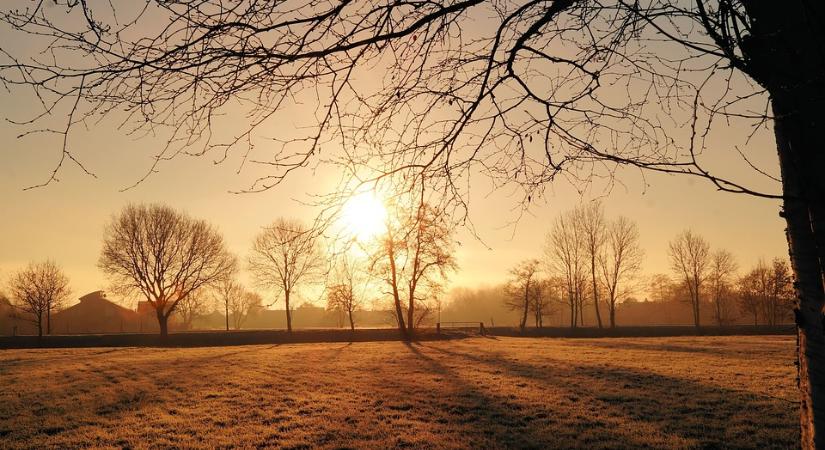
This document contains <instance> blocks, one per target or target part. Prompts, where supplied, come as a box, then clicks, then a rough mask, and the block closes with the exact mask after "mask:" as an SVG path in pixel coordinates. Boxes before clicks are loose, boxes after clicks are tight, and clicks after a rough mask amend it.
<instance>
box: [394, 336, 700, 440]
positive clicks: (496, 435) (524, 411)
mask: <svg viewBox="0 0 825 450" xmlns="http://www.w3.org/2000/svg"><path fill="white" fill-rule="evenodd" d="M420 347H421V348H424V349H427V350H429V349H434V348H435V349H438V348H437V347H435V346H420ZM408 348H409V349H410V351H411V352H412V353H413V354H414V355H415V356H416V358H417V359H418V360H420V361H422V362H423V363H424V364H426V366H427V367H428V368H429V369H430V370H431V371H433V372H435V373H438V374H441V375H443V376H444V378H445V380H447V381H448V382H449V383H451V384H452V385H453V386H454V388H455V390H456V391H457V395H458V396H459V397H465V398H467V397H469V398H470V399H472V400H473V402H472V404H473V406H474V407H473V408H471V409H468V408H466V406H463V405H461V404H460V403H459V405H457V406H450V405H443V406H444V407H445V408H446V409H447V411H451V412H458V413H460V414H462V415H463V417H461V416H460V417H458V418H452V419H450V420H455V421H456V422H457V423H459V424H461V427H462V428H461V429H460V432H461V434H463V438H464V439H466V441H467V442H468V446H469V447H473V448H490V447H496V448H588V449H595V448H644V447H648V448H650V447H656V448H662V447H684V446H685V445H683V444H684V442H683V441H681V440H679V439H678V436H676V435H671V434H669V433H668V432H665V431H662V430H658V429H653V430H650V429H649V428H650V427H648V430H647V431H646V433H634V432H627V430H623V429H620V428H619V427H617V426H615V425H617V423H615V421H613V422H611V421H609V420H607V421H606V420H605V417H604V414H589V413H588V412H587V411H584V410H582V408H581V407H579V406H580V405H578V406H577V405H574V403H576V402H575V401H570V399H566V398H565V399H563V401H552V400H553V399H552V398H550V397H543V398H538V399H537V398H532V399H530V400H528V401H525V400H524V399H523V398H521V397H519V396H518V395H514V393H513V392H512V391H511V390H510V389H519V386H523V387H527V386H526V385H523V384H522V383H517V385H516V386H509V388H505V389H503V390H502V389H500V388H499V386H496V384H498V383H501V382H502V381H504V380H503V379H502V378H503V377H500V378H498V379H495V378H493V379H491V378H488V377H487V376H481V377H474V376H470V377H467V376H465V374H464V373H462V372H463V370H458V369H456V368H454V367H451V366H450V365H448V364H444V363H443V362H442V361H440V358H437V357H433V356H431V355H428V354H427V353H425V352H422V351H421V350H420V349H419V348H417V347H416V345H415V344H410V345H408ZM438 350H440V349H438ZM449 353H452V352H449ZM453 356H461V354H454V355H453ZM453 362H456V361H455V360H453ZM459 365H461V364H459ZM497 372H499V373H500V372H501V371H493V373H497ZM531 393H532V394H538V395H539V396H540V397H541V394H543V393H542V392H541V391H533V392H531ZM528 397H529V396H528ZM451 400H454V399H451ZM582 400H586V399H582ZM591 406H592V405H591Z"/></svg>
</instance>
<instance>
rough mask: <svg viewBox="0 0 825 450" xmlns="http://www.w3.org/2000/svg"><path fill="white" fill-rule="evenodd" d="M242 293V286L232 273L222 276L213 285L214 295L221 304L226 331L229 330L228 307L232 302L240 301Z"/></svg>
mask: <svg viewBox="0 0 825 450" xmlns="http://www.w3.org/2000/svg"><path fill="white" fill-rule="evenodd" d="M243 294H244V290H243V287H242V286H241V285H240V283H238V282H237V281H236V280H235V278H234V276H233V275H229V276H226V277H224V278H223V279H222V280H221V281H220V282H218V283H217V284H216V285H215V297H216V299H217V300H218V303H220V304H221V306H223V312H224V320H225V322H226V331H229V309H230V305H232V304H233V302H238V301H240V298H241V296H242V295H243Z"/></svg>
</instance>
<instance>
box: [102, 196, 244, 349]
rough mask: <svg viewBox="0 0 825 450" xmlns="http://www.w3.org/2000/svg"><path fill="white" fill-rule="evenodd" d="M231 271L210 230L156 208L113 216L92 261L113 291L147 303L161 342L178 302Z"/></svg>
mask: <svg viewBox="0 0 825 450" xmlns="http://www.w3.org/2000/svg"><path fill="white" fill-rule="evenodd" d="M236 265H237V261H236V259H235V257H234V256H232V255H231V254H230V253H229V252H228V251H227V249H226V245H225V244H224V241H223V237H222V236H221V235H220V233H218V231H217V230H215V229H214V228H213V227H212V226H210V225H209V224H208V223H206V222H205V221H203V220H195V219H192V218H191V217H189V216H188V215H186V214H184V213H182V212H178V211H175V210H174V209H172V208H170V207H168V206H164V205H157V204H152V205H129V206H126V207H125V208H123V210H122V211H121V212H120V213H119V214H118V215H116V216H114V217H113V218H112V220H111V222H110V223H109V224H108V225H107V226H106V229H105V230H104V233H103V250H102V252H101V254H100V259H99V261H98V267H100V269H101V270H102V271H103V272H104V273H106V275H108V276H109V278H110V280H111V282H112V287H113V288H114V290H115V291H117V292H120V293H122V294H124V295H132V294H138V295H140V296H142V297H143V298H145V299H146V300H147V301H148V302H149V305H151V306H152V308H153V309H154V310H155V315H156V316H157V319H158V324H159V325H160V335H161V336H162V337H163V338H165V337H166V336H168V334H169V327H168V322H169V317H170V316H171V315H172V314H173V313H175V311H176V310H177V308H178V306H179V305H180V302H181V301H183V300H184V299H186V298H187V297H188V296H189V295H191V294H192V293H193V292H195V291H197V290H199V289H206V288H209V287H212V286H214V285H215V284H217V283H219V282H220V280H222V279H223V278H225V277H226V276H227V274H229V273H232V272H233V271H234V270H235V267H236Z"/></svg>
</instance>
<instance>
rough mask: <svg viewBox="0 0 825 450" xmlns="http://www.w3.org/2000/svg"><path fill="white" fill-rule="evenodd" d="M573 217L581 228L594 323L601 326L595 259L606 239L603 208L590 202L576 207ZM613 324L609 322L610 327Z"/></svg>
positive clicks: (599, 204) (596, 259)
mask: <svg viewBox="0 0 825 450" xmlns="http://www.w3.org/2000/svg"><path fill="white" fill-rule="evenodd" d="M575 217H576V219H577V220H576V221H577V225H576V226H577V227H580V228H581V235H582V240H581V243H582V246H583V247H584V255H585V258H586V259H587V262H588V264H589V266H590V269H589V272H590V281H591V287H590V294H591V298H592V299H593V307H594V308H595V310H596V323H597V324H598V325H599V328H601V327H602V314H601V311H599V291H600V290H601V289H600V286H599V282H598V270H597V269H598V265H597V261H598V260H599V258H600V257H601V256H602V253H603V251H604V245H605V240H606V239H607V223H606V220H605V218H604V208H603V207H602V204H601V202H598V201H596V202H591V203H588V204H586V205H583V206H581V207H579V208H577V209H576V212H575ZM612 326H613V324H612V322H611V327H612Z"/></svg>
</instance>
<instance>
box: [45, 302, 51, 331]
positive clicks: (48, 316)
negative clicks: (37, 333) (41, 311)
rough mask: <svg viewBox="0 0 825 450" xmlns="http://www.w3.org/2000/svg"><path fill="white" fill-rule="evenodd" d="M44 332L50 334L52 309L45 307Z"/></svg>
mask: <svg viewBox="0 0 825 450" xmlns="http://www.w3.org/2000/svg"><path fill="white" fill-rule="evenodd" d="M46 334H49V335H50V334H52V309H51V308H48V309H46Z"/></svg>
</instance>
